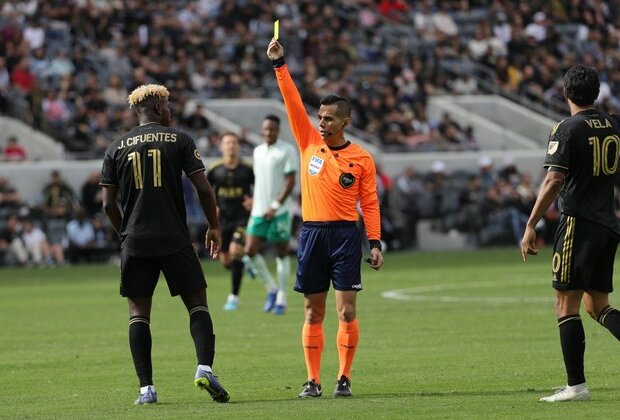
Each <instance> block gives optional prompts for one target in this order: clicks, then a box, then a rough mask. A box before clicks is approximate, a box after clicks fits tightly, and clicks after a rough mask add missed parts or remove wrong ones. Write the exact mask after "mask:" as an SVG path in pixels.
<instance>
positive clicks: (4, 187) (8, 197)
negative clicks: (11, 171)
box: [0, 177, 22, 218]
mask: <svg viewBox="0 0 620 420" xmlns="http://www.w3.org/2000/svg"><path fill="white" fill-rule="evenodd" d="M21 204H22V202H21V198H20V196H19V192H18V191H17V189H16V188H15V187H13V186H12V185H11V184H10V183H9V180H8V179H7V178H4V177H0V218H4V217H7V216H8V214H10V213H13V212H16V211H17V209H18V208H19V206H20V205H21Z"/></svg>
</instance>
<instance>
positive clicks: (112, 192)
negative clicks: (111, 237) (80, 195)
mask: <svg viewBox="0 0 620 420" xmlns="http://www.w3.org/2000/svg"><path fill="white" fill-rule="evenodd" d="M101 190H102V198H101V201H102V202H103V211H104V212H105V214H106V215H107V216H108V219H110V222H111V223H112V226H113V227H114V230H116V233H120V232H121V223H122V221H123V214H122V213H121V209H120V208H118V204H117V202H116V197H117V196H118V188H116V187H115V186H112V185H102V186H101Z"/></svg>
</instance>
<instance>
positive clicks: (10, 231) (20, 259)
mask: <svg viewBox="0 0 620 420" xmlns="http://www.w3.org/2000/svg"><path fill="white" fill-rule="evenodd" d="M20 234H21V226H20V224H19V220H18V219H17V216H15V215H10V216H9V217H8V218H7V220H6V226H5V227H4V229H2V230H1V231H0V251H1V252H2V253H3V254H4V263H6V264H9V265H13V264H15V265H24V264H26V261H27V260H28V255H27V253H26V248H25V246H24V242H23V241H22V239H21V236H20Z"/></svg>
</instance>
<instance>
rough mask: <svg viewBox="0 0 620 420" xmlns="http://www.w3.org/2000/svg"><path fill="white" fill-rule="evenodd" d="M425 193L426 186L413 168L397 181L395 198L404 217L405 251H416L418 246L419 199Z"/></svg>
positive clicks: (402, 234)
mask: <svg viewBox="0 0 620 420" xmlns="http://www.w3.org/2000/svg"><path fill="white" fill-rule="evenodd" d="M423 192H424V185H423V183H422V181H421V180H420V179H418V177H417V174H416V171H415V169H414V168H413V167H412V166H408V167H406V168H405V170H404V172H403V173H402V174H401V175H400V176H399V177H398V178H397V179H396V188H395V191H394V194H393V195H394V197H396V198H397V203H398V204H397V205H396V206H398V207H397V208H398V211H399V213H400V214H402V215H403V219H404V220H403V224H402V229H401V247H402V248H403V249H412V248H413V249H415V248H416V247H417V246H418V221H419V219H420V211H419V209H418V197H419V196H420V195H422V194H423Z"/></svg>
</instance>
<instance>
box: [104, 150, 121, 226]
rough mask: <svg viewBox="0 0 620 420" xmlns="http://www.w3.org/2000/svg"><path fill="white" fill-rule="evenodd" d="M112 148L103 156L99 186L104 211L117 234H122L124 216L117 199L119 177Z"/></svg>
mask: <svg viewBox="0 0 620 420" xmlns="http://www.w3.org/2000/svg"><path fill="white" fill-rule="evenodd" d="M112 147H113V146H110V147H109V148H108V150H106V153H105V155H104V156H103V164H102V165H101V180H100V181H99V185H101V192H102V194H101V195H102V197H101V201H102V205H103V211H104V212H105V214H106V215H107V216H108V218H109V219H110V222H111V223H112V226H113V227H114V230H116V233H119V234H120V233H121V224H122V221H123V214H122V213H121V209H120V208H119V207H118V204H117V201H116V197H117V196H118V176H117V174H116V165H115V164H114V149H113V148H112Z"/></svg>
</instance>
